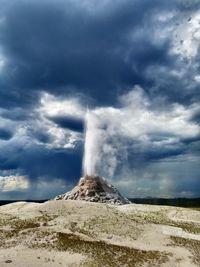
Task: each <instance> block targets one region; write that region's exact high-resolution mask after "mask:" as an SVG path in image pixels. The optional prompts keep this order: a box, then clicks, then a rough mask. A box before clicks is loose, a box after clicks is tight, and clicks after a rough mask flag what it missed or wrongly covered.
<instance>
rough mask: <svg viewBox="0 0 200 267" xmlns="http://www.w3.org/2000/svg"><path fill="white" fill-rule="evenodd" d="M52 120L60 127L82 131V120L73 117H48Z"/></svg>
mask: <svg viewBox="0 0 200 267" xmlns="http://www.w3.org/2000/svg"><path fill="white" fill-rule="evenodd" d="M50 119H51V120H52V121H53V122H55V123H56V124H58V125H59V126H60V127H62V128H67V129H70V130H72V131H75V132H83V130H84V121H83V120H81V119H77V118H73V117H53V118H50Z"/></svg>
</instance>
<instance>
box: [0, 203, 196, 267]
mask: <svg viewBox="0 0 200 267" xmlns="http://www.w3.org/2000/svg"><path fill="white" fill-rule="evenodd" d="M0 266H1V267H4V266H11V267H14V266H15V267H18V266H19V267H28V266H30V267H36V266H41V267H46V266H87V267H90V266H100V267H101V266H111V267H112V266H120V267H121V266H144V267H145V266H150V267H152V266H162V267H193V266H200V211H195V210H192V209H184V208H176V207H166V206H151V205H139V204H130V205H123V206H113V205H108V204H99V203H88V202H81V201H69V200H68V201H64V200H62V201H48V202H46V203H42V204H37V203H26V202H19V203H13V204H8V205H5V206H1V207H0Z"/></svg>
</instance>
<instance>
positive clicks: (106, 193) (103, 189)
mask: <svg viewBox="0 0 200 267" xmlns="http://www.w3.org/2000/svg"><path fill="white" fill-rule="evenodd" d="M63 199H64V200H67V199H71V200H85V201H90V202H100V203H111V204H118V205H123V204H129V203H130V201H129V200H128V199H127V198H124V197H123V196H122V195H121V194H120V193H119V191H118V190H117V189H116V188H115V187H114V186H113V185H111V184H109V183H108V182H107V181H106V180H105V179H104V178H102V177H99V176H88V175H86V176H85V177H82V178H81V179H80V181H79V183H78V185H77V186H75V187H74V188H73V189H72V190H71V191H69V192H67V193H65V194H63V195H59V196H57V197H56V198H55V200H63Z"/></svg>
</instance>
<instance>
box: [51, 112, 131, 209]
mask: <svg viewBox="0 0 200 267" xmlns="http://www.w3.org/2000/svg"><path fill="white" fill-rule="evenodd" d="M85 125H86V128H85V147H84V158H83V175H84V176H83V177H81V178H80V180H79V183H78V185H77V186H75V187H74V188H73V189H72V190H71V191H69V192H67V193H65V194H63V195H59V196H57V197H56V198H55V200H62V199H64V200H67V199H71V200H85V201H91V202H101V203H112V204H119V205H121V204H129V203H130V202H129V200H128V199H126V198H124V197H123V196H122V195H121V194H120V193H119V191H118V190H117V189H116V188H115V187H114V186H113V185H111V184H109V183H108V182H107V181H106V180H105V179H104V178H102V177H100V176H98V175H97V174H96V165H97V163H98V160H99V157H98V151H99V146H100V145H101V144H100V142H99V138H98V137H99V136H100V135H101V130H100V127H99V122H98V120H97V118H96V116H95V115H94V114H92V113H91V112H89V111H88V110H87V114H86V123H85Z"/></svg>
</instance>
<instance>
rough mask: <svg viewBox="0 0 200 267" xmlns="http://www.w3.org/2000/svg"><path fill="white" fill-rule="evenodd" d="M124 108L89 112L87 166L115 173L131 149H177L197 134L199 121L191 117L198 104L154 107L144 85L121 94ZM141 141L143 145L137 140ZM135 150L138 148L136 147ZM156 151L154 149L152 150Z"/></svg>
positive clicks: (96, 171)
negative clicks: (182, 141)
mask: <svg viewBox="0 0 200 267" xmlns="http://www.w3.org/2000/svg"><path fill="white" fill-rule="evenodd" d="M120 101H121V108H110V107H108V108H97V109H95V110H91V111H90V112H89V113H88V115H87V131H86V141H85V158H84V170H85V173H86V174H99V175H102V174H103V175H105V176H107V177H112V176H113V175H114V173H115V170H116V168H117V167H118V166H119V164H121V163H122V162H123V161H124V163H123V165H124V164H125V160H126V158H127V157H128V154H130V153H136V155H135V157H137V153H139V152H142V154H143V155H145V153H147V152H148V151H153V150H156V151H162V152H164V151H165V150H174V149H177V148H179V145H180V142H181V140H182V139H187V138H194V137H196V136H198V134H199V132H200V127H199V125H197V124H195V123H194V122H192V121H191V120H190V118H191V117H192V115H193V114H194V113H195V112H196V110H197V108H198V105H197V104H193V105H192V106H189V107H184V106H182V105H180V104H172V105H170V106H168V107H166V109H163V110H160V109H153V107H152V105H151V101H150V100H149V99H148V98H147V96H146V95H145V94H144V92H143V90H142V88H140V87H135V88H134V89H133V90H132V91H130V92H129V93H128V94H126V95H124V96H122V97H121V98H120ZM135 143H138V144H139V145H137V144H135ZM134 150H135V151H134ZM152 153H153V152H152Z"/></svg>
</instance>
